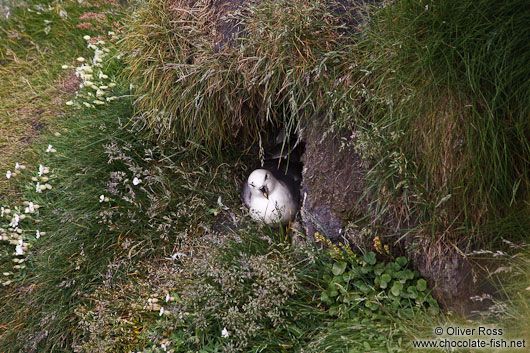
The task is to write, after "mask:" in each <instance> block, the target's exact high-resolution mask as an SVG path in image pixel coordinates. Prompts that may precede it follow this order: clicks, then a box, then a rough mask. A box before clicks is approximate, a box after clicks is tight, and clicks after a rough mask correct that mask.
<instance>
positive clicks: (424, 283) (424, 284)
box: [416, 278, 427, 292]
mask: <svg viewBox="0 0 530 353" xmlns="http://www.w3.org/2000/svg"><path fill="white" fill-rule="evenodd" d="M416 288H417V289H418V291H420V292H423V291H424V290H426V289H427V281H426V280H424V279H423V278H420V279H419V280H418V282H416Z"/></svg>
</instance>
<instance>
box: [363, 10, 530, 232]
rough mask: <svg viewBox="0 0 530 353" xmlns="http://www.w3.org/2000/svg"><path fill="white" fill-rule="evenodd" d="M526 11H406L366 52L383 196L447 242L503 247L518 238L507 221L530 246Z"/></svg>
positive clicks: (370, 140)
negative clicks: (471, 240)
mask: <svg viewBox="0 0 530 353" xmlns="http://www.w3.org/2000/svg"><path fill="white" fill-rule="evenodd" d="M524 6H525V4H524V2H511V3H509V4H508V3H506V4H499V3H498V2H495V1H488V0H484V1H478V2H477V1H464V2H458V3H455V2H443V1H436V2H431V3H429V4H427V5H426V4H422V3H419V2H409V1H406V2H400V3H395V4H392V5H389V6H388V7H387V8H384V9H380V10H378V11H377V12H376V13H375V14H374V15H373V16H372V17H371V23H370V26H369V28H368V29H367V31H366V38H365V40H363V41H361V42H359V44H358V46H357V48H358V49H361V52H360V53H361V54H362V57H361V59H360V64H361V65H362V66H364V67H365V69H366V70H367V73H369V76H368V77H369V80H368V82H367V88H368V90H369V91H368V92H369V93H368V94H367V95H366V97H365V98H366V100H365V105H364V106H365V108H364V109H365V113H364V114H363V118H362V119H361V120H360V123H361V131H360V132H359V134H358V136H360V139H361V140H362V142H364V143H365V145H370V144H371V145H375V146H376V147H377V148H376V149H375V154H374V155H373V156H369V157H372V158H371V159H372V165H374V168H373V169H374V173H372V174H370V175H371V176H372V178H371V180H372V187H373V190H383V195H384V194H387V195H388V196H390V198H391V199H394V200H398V205H399V203H401V206H398V208H397V210H398V211H399V210H401V212H403V213H404V214H408V215H409V216H410V215H411V214H416V217H419V220H420V222H421V223H427V224H430V225H429V228H430V229H431V231H433V232H434V233H435V234H436V235H437V237H442V238H445V239H452V240H454V239H455V238H456V239H458V238H460V239H462V236H463V238H467V237H468V236H469V235H470V234H476V235H478V234H480V233H482V235H481V238H482V239H485V238H488V239H492V237H493V236H495V235H496V234H498V233H503V234H506V231H505V229H504V228H503V227H502V226H500V223H504V224H507V223H510V224H511V227H515V228H519V230H520V231H519V232H517V234H512V235H511V236H512V237H520V236H521V235H522V234H523V233H525V232H527V230H528V229H529V227H530V224H529V223H528V222H527V221H525V220H522V219H521V218H520V216H518V215H522V214H528V206H527V205H526V203H525V200H528V180H530V179H529V166H530V164H529V163H528V156H529V155H530V154H529V152H530V145H529V144H528V136H529V135H528V134H529V131H530V129H529V127H530V126H529V125H528V124H529V120H528V116H529V110H528V109H529V108H528V104H527V102H528V100H529V98H530V84H529V81H528V79H527V78H528V76H529V71H528V65H526V64H524V63H526V62H528V60H530V50H529V49H530V48H529V47H528V43H527V41H526V40H525V39H523V38H526V35H525V34H528V26H526V25H525V23H527V22H528V20H529V17H528V16H529V14H528V13H527V12H522V11H520V10H521V8H523V7H524ZM357 143H358V142H357ZM394 203H396V202H395V201H394ZM394 210H396V208H394ZM503 219H504V220H506V221H505V222H503V221H502V220H503ZM495 224H496V225H497V226H494V225H495ZM486 229H487V230H486ZM521 230H522V232H521ZM486 232H487V233H488V234H489V237H484V233H486Z"/></svg>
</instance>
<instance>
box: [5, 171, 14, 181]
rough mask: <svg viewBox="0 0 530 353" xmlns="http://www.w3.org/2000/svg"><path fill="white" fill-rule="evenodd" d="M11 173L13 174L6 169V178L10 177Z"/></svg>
mask: <svg viewBox="0 0 530 353" xmlns="http://www.w3.org/2000/svg"><path fill="white" fill-rule="evenodd" d="M11 175H13V173H11V171H10V170H8V171H7V173H6V178H8V179H10V178H11Z"/></svg>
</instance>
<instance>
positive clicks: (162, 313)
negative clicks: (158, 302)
mask: <svg viewBox="0 0 530 353" xmlns="http://www.w3.org/2000/svg"><path fill="white" fill-rule="evenodd" d="M162 315H164V307H163V306H161V307H160V311H159V313H158V316H162Z"/></svg>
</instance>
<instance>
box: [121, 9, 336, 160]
mask: <svg viewBox="0 0 530 353" xmlns="http://www.w3.org/2000/svg"><path fill="white" fill-rule="evenodd" d="M180 5H181V6H183V9H181V10H175V9H173V10H172V9H170V2H168V1H164V0H150V1H147V2H146V3H145V4H144V5H143V6H141V7H140V8H139V9H138V11H137V12H136V16H134V17H133V19H132V20H131V21H130V23H129V24H128V28H129V31H128V32H127V34H126V36H125V38H124V40H123V49H124V51H125V52H127V53H129V55H128V56H127V67H126V70H127V73H128V77H129V78H130V80H132V82H133V83H134V84H135V87H136V91H135V92H136V94H137V96H138V100H137V103H138V105H137V108H138V109H139V111H140V112H141V114H143V115H144V116H145V117H146V119H147V120H148V122H149V126H150V127H151V129H152V130H153V132H154V134H155V135H157V136H171V137H173V138H175V139H177V140H179V141H181V142H184V143H186V142H188V141H189V142H192V143H199V144H201V145H202V146H205V147H206V148H207V149H208V150H209V151H217V152H219V151H220V150H221V149H222V148H223V147H224V146H229V145H232V146H233V145H237V146H239V147H241V146H243V147H244V146H247V145H248V144H249V143H251V142H256V141H258V140H259V139H260V138H262V137H264V136H262V135H266V132H267V131H270V130H271V129H274V128H276V129H278V127H279V126H284V127H286V129H287V130H288V132H289V131H291V132H297V131H299V129H300V126H299V125H298V124H299V123H300V122H301V121H303V120H304V118H311V117H313V116H315V114H319V113H321V112H320V110H321V105H322V104H323V102H324V101H326V100H327V97H326V93H327V89H328V87H330V86H331V85H333V79H334V76H333V75H334V74H333V71H334V70H335V68H334V60H335V57H334V54H333V50H335V49H338V48H339V47H340V45H341V34H340V28H341V24H340V23H339V21H338V18H337V17H336V16H333V15H332V13H331V12H330V10H329V8H328V7H326V5H325V4H324V3H323V2H321V1H309V2H290V1H278V2H263V3H262V4H261V5H259V6H250V7H249V8H248V9H244V10H242V11H240V12H241V13H234V14H232V15H233V16H234V18H235V19H234V21H236V22H239V23H241V24H243V26H244V29H243V30H242V32H241V33H239V34H238V38H239V39H238V41H237V44H236V45H235V46H233V47H232V46H229V45H227V46H225V47H222V48H223V49H222V50H220V51H216V50H215V47H216V46H217V44H218V43H217V42H216V41H215V40H211V38H218V36H216V35H214V33H213V31H214V28H213V27H214V26H212V25H211V21H215V20H216V19H218V18H219V17H221V16H222V15H223V13H218V12H216V11H211V10H210V9H209V5H207V4H205V3H204V4H203V3H197V4H195V5H190V4H187V5H186V4H180ZM210 35H212V37H209V36H210ZM328 61H330V62H332V63H330V64H329V67H330V69H329V71H330V72H328V69H327V68H326V67H327V66H326V65H327V63H328Z"/></svg>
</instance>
